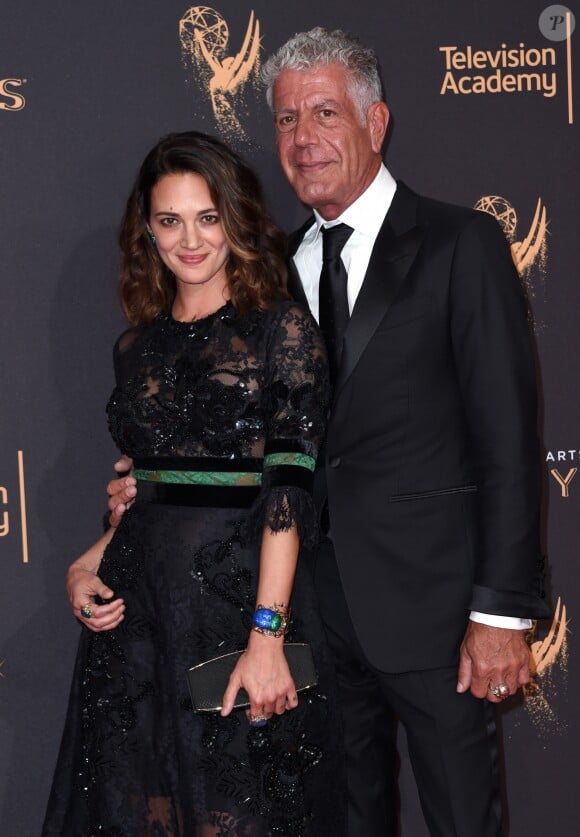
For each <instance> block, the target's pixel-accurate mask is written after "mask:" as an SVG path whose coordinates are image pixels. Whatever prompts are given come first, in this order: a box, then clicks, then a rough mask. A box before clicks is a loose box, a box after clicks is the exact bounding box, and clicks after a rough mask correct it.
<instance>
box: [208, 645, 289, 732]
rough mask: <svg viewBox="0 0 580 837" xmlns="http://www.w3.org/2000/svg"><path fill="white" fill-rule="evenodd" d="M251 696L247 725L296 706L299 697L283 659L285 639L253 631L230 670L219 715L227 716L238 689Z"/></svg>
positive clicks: (280, 713) (284, 658)
mask: <svg viewBox="0 0 580 837" xmlns="http://www.w3.org/2000/svg"><path fill="white" fill-rule="evenodd" d="M242 687H243V688H244V689H245V690H246V692H247V693H248V695H249V697H250V708H249V710H248V711H247V713H246V714H247V715H248V719H249V720H250V722H252V721H253V720H259V719H264V718H265V719H270V718H271V717H272V715H274V714H276V715H282V714H283V713H284V712H285V711H286V710H287V709H294V708H295V707H296V706H298V695H297V694H296V687H295V686H294V681H293V679H292V675H291V674H290V669H289V668H288V663H287V662H286V657H285V656H284V637H279V638H278V637H271V636H264V635H262V634H259V633H256V632H255V631H252V632H251V634H250V638H249V640H248V646H247V648H246V651H245V653H244V654H243V655H242V656H241V657H240V659H239V661H238V663H237V665H236V667H235V669H234V670H233V672H232V674H231V677H230V681H229V684H228V687H227V689H226V691H225V693H224V697H223V701H222V709H221V712H220V714H221V715H222V716H225V715H229V714H230V712H231V711H232V709H233V706H234V702H235V699H236V697H237V694H238V691H239V690H240V688H242Z"/></svg>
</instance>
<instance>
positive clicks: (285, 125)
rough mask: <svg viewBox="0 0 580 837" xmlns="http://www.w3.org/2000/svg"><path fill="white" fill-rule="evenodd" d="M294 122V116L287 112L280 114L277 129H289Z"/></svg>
mask: <svg viewBox="0 0 580 837" xmlns="http://www.w3.org/2000/svg"><path fill="white" fill-rule="evenodd" d="M295 122H296V117H295V116H293V115H292V114H289V113H287V114H285V115H284V116H280V117H279V118H278V121H277V123H276V124H277V127H278V130H279V131H290V130H291V129H292V128H293V127H294V123H295Z"/></svg>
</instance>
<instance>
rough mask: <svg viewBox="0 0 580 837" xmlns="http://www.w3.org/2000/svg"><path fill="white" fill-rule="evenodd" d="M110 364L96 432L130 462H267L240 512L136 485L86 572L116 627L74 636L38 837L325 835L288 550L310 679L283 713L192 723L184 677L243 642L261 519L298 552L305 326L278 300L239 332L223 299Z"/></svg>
mask: <svg viewBox="0 0 580 837" xmlns="http://www.w3.org/2000/svg"><path fill="white" fill-rule="evenodd" d="M115 369H116V376H117V386H116V388H115V390H114V392H113V395H112V396H111V399H110V401H109V404H108V407H107V411H108V417H109V424H110V428H111V433H112V435H113V438H114V439H115V441H116V442H117V444H118V445H119V447H120V449H121V450H123V451H124V452H126V453H128V454H129V455H131V456H133V457H146V458H148V461H149V460H151V459H152V458H153V459H154V458H156V457H162V458H165V459H167V458H170V459H171V460H172V461H173V462H174V464H175V461H176V460H179V458H183V457H187V458H190V457H194V458H196V459H197V460H201V459H204V458H206V459H209V458H211V459H212V463H211V469H212V470H213V469H214V468H216V463H215V462H214V461H213V460H216V459H218V460H222V461H224V462H227V463H228V466H227V468H225V470H228V469H229V470H231V469H232V467H234V470H236V467H235V466H236V463H237V460H240V462H241V463H243V461H244V460H246V461H247V460H249V459H253V460H254V461H255V460H256V459H257V460H263V459H264V457H267V459H266V462H265V467H264V473H263V480H262V487H261V489H260V494H259V496H258V498H257V500H256V502H255V503H254V505H253V506H252V507H251V508H249V509H246V508H236V507H235V502H233V503H232V504H231V505H230V506H228V507H224V508H222V507H220V508H217V507H213V506H212V507H207V505H205V506H203V507H198V506H195V505H189V506H188V505H183V506H181V505H162V504H161V505H160V504H157V503H155V502H152V501H151V499H152V492H153V487H152V485H151V484H147V483H140V484H139V494H138V497H137V500H136V502H135V503H134V505H133V506H132V507H131V509H130V510H129V511H128V512H127V513H126V514H125V516H124V518H123V521H122V522H121V525H120V526H119V527H118V530H117V532H116V534H115V536H114V538H113V540H112V541H111V543H110V545H109V547H108V548H107V550H106V552H105V555H104V557H103V560H102V563H101V567H100V570H99V575H100V576H101V577H102V579H103V581H104V582H105V583H106V584H107V585H108V586H110V587H111V588H112V589H113V590H114V591H115V593H116V595H120V596H122V597H123V599H124V600H125V604H126V616H125V620H124V621H123V622H122V623H121V625H120V626H119V627H118V628H117V629H115V630H114V631H109V632H103V633H100V634H93V633H91V632H89V631H88V630H86V629H83V633H82V636H81V643H80V646H79V653H78V657H77V663H76V669H75V673H74V677H73V686H72V691H71V698H70V703H69V710H68V716H67V722H66V727H65V733H64V736H63V743H62V747H61V753H60V756H59V761H58V765H57V770H56V774H55V780H54V785H53V790H52V794H51V799H50V803H49V808H48V812H47V818H46V821H45V826H44V830H43V835H45V837H49V835H50V837H55V835H63V834H66V835H67V837H68V835H70V837H76V836H77V835H78V837H81V836H82V837H88V836H89V835H90V836H91V837H92V835H95V836H96V835H106V836H107V837H112V836H113V835H123V837H143V835H146V836H147V837H169V835H172V837H173V835H176V836H177V835H179V837H341V835H342V834H343V833H344V825H343V799H344V795H343V792H342V786H341V782H340V777H341V770H342V759H341V753H340V748H339V746H338V744H337V742H338V741H340V733H339V731H338V727H339V720H338V715H337V712H336V707H335V705H334V702H333V700H332V678H333V675H332V670H331V666H330V661H329V658H328V652H327V649H326V645H325V642H324V637H323V629H322V626H321V624H320V621H319V618H318V613H317V608H316V603H315V600H314V594H313V589H312V583H311V578H310V570H309V567H308V565H307V561H306V560H305V556H304V555H303V556H301V560H300V561H299V565H298V569H297V574H296V580H295V585H294V591H293V596H292V604H293V611H294V614H295V616H294V618H293V621H292V625H291V630H290V634H289V637H288V638H289V640H290V641H308V642H310V644H311V646H312V649H313V653H314V657H315V661H316V666H317V671H318V675H319V684H318V686H317V687H316V688H315V689H313V690H311V691H309V692H307V693H304V694H303V695H301V697H300V702H299V706H298V708H297V709H295V710H293V711H291V712H286V713H285V714H284V715H282V716H280V717H275V718H274V719H273V720H272V721H271V722H270V723H269V724H268V725H267V726H266V727H264V728H262V729H253V728H251V727H250V726H249V724H248V722H247V719H246V716H245V713H244V712H243V711H237V712H233V713H232V715H231V716H229V717H228V718H221V717H220V716H219V715H217V714H216V715H207V716H202V715H196V714H195V713H194V712H193V711H192V708H191V701H190V698H189V694H188V691H187V681H186V677H185V673H186V670H187V668H188V667H189V666H192V665H195V664H197V663H198V662H202V661H203V660H206V659H209V658H211V657H213V656H216V655H218V654H223V653H226V652H228V651H233V650H237V649H239V648H243V647H245V643H246V641H247V636H248V632H249V629H250V625H251V618H252V613H253V609H254V606H255V601H256V599H255V596H256V587H257V577H258V558H259V534H260V533H261V531H262V528H263V526H264V524H265V523H268V524H269V525H270V526H271V527H272V529H274V530H280V529H285V528H288V527H290V526H292V525H297V526H298V529H299V532H300V533H301V536H302V540H303V543H305V542H306V541H308V540H310V541H312V540H313V531H314V523H313V521H314V511H313V506H312V499H311V496H310V492H309V490H308V480H309V479H310V478H311V468H312V461H313V460H314V459H315V458H316V455H317V451H318V447H319V445H320V442H321V439H322V435H323V429H324V423H325V415H326V410H327V405H328V385H327V378H326V363H325V356H324V349H323V346H322V342H321V338H320V335H319V332H318V330H317V328H316V326H315V324H314V323H313V321H312V319H311V318H310V315H308V314H307V313H305V312H304V311H303V310H302V309H301V308H300V307H299V306H296V305H295V304H293V303H286V302H284V303H280V304H279V305H278V306H277V307H276V308H274V309H273V310H271V311H269V312H266V313H258V312H256V313H255V314H253V315H252V316H251V317H248V318H246V319H243V320H242V319H240V318H239V317H238V316H237V315H236V313H235V311H234V309H233V308H232V306H231V305H229V304H226V305H224V306H223V307H222V308H221V309H220V310H219V311H217V312H216V313H215V314H213V315H211V316H210V317H207V318H205V319H204V320H201V321H199V322H194V323H191V324H189V323H179V322H176V321H174V320H173V319H172V318H171V317H170V316H168V315H163V316H160V317H158V318H157V319H156V320H155V321H154V322H153V323H152V324H151V325H148V326H145V327H140V328H135V329H130V330H129V331H127V332H125V334H123V335H122V336H121V338H120V339H119V341H118V343H117V346H116V348H115ZM178 464H179V462H177V465H178ZM217 465H218V466H219V462H218V463H217ZM240 470H241V471H243V470H244V468H243V467H241V466H240ZM225 490H227V491H230V492H235V491H236V490H241V489H236V488H235V487H229V488H227V489H225ZM256 490H258V489H256Z"/></svg>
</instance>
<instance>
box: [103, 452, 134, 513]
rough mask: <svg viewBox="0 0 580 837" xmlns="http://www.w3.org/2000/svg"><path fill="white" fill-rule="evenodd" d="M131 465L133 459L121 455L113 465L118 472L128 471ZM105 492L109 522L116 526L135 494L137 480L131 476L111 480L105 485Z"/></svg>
mask: <svg viewBox="0 0 580 837" xmlns="http://www.w3.org/2000/svg"><path fill="white" fill-rule="evenodd" d="M132 467H133V460H132V459H129V457H128V456H122V457H121V458H120V459H119V461H118V462H115V465H114V468H115V471H117V473H118V474H123V473H125V472H126V471H130V470H131V468H132ZM107 494H108V495H109V503H108V506H109V511H110V512H111V514H110V515H109V523H110V525H111V526H118V525H119V523H120V522H121V518H122V517H123V514H124V513H125V511H126V510H127V509H128V508H129V506H130V505H131V503H132V502H133V500H134V499H135V497H136V495H137V480H136V479H135V478H134V477H132V476H128V477H121V478H120V479H116V480H111V482H110V483H109V484H108V485H107Z"/></svg>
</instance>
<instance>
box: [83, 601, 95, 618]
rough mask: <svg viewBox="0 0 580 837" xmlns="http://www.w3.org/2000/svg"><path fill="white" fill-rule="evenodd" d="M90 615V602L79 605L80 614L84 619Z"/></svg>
mask: <svg viewBox="0 0 580 837" xmlns="http://www.w3.org/2000/svg"><path fill="white" fill-rule="evenodd" d="M92 615H93V611H92V610H91V606H90V604H86V605H83V606H82V607H81V616H82V617H83V618H84V619H90V618H91V616H92Z"/></svg>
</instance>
